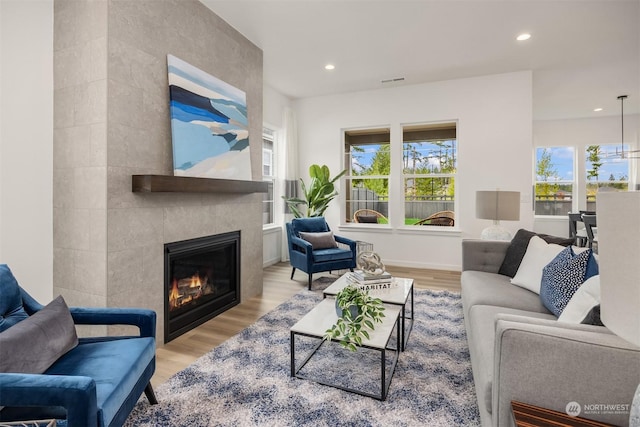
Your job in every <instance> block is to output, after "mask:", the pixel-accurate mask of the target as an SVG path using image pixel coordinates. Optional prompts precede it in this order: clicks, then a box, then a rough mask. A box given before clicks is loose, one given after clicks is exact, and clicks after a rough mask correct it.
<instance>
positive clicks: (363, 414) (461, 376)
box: [126, 290, 480, 427]
mask: <svg viewBox="0 0 640 427" xmlns="http://www.w3.org/2000/svg"><path fill="white" fill-rule="evenodd" d="M321 299H322V295H321V293H319V292H317V291H315V292H314V291H306V290H304V291H301V292H299V293H298V294H296V295H295V296H294V297H293V298H291V299H290V300H289V301H287V302H285V303H283V304H281V305H280V306H278V307H277V308H276V309H274V310H273V311H271V312H270V313H268V314H266V315H265V316H263V317H262V318H260V319H259V320H258V321H257V322H256V323H255V324H253V325H251V326H250V327H248V328H247V329H245V330H244V331H242V332H240V333H239V334H238V335H236V336H234V337H232V338H230V339H229V340H227V341H226V342H224V343H223V344H222V345H220V346H218V347H216V348H215V349H213V350H212V351H211V352H209V353H208V354H206V355H204V356H203V357H201V358H200V359H198V360H197V361H196V362H195V363H194V364H193V365H191V366H189V367H187V368H186V369H184V370H183V371H181V372H178V373H177V374H176V375H174V376H173V377H171V378H170V379H169V380H168V381H167V382H166V383H164V384H162V385H160V386H159V387H158V388H157V390H156V395H157V397H158V401H159V402H160V403H159V404H158V405H154V406H150V405H149V404H148V402H147V400H146V399H145V398H144V397H143V398H141V400H140V401H139V402H138V404H137V406H136V408H135V409H134V410H133V412H132V413H131V416H130V417H129V419H128V421H127V424H126V425H127V426H130V427H133V426H136V427H137V426H391V425H393V426H479V425H480V422H479V414H478V408H477V405H476V397H475V392H474V388H473V377H472V373H471V364H470V361H469V352H468V348H467V341H466V335H465V331H464V325H463V318H462V303H461V300H460V295H459V294H456V293H451V292H446V291H422V290H416V291H415V311H416V320H415V323H414V327H413V331H412V332H411V335H410V338H409V342H408V346H407V349H406V351H405V352H403V353H401V354H400V358H399V360H398V365H397V367H396V371H395V374H394V375H393V379H392V381H391V386H390V389H389V394H388V396H387V400H386V401H379V400H375V399H372V398H370V397H363V396H359V395H357V394H353V393H349V392H346V391H342V390H339V389H336V388H333V387H328V386H323V385H320V384H317V383H314V382H311V381H307V380H302V379H297V378H291V377H290V376H289V375H290V352H289V328H290V327H291V325H293V324H294V323H295V322H297V321H298V320H299V319H300V318H301V317H302V316H304V315H305V314H306V313H307V312H308V311H309V310H311V308H313V306H314V305H315V304H317V303H318V302H319V301H320V300H321ZM378 360H379V359H378ZM377 363H378V364H374V367H375V368H377V367H378V366H379V361H378V362H377ZM346 375H351V376H353V377H356V376H357V377H358V378H360V376H359V375H355V374H354V373H351V372H347V373H346Z"/></svg>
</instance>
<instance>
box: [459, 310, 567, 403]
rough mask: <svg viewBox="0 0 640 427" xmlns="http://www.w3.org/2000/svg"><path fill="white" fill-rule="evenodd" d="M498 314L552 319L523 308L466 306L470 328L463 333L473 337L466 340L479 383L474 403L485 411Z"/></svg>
mask: <svg viewBox="0 0 640 427" xmlns="http://www.w3.org/2000/svg"><path fill="white" fill-rule="evenodd" d="M498 314H513V315H517V316H525V317H527V318H531V317H535V318H539V319H553V320H555V317H554V316H553V315H552V314H547V313H533V312H530V311H526V310H516V309H510V308H504V307H496V306H490V305H474V306H473V307H471V308H470V310H469V322H468V323H467V324H468V325H469V326H468V327H469V329H470V331H468V332H467V335H469V336H473V339H472V340H469V344H470V347H469V352H470V353H471V355H472V362H473V375H474V380H475V381H479V384H476V392H477V393H478V394H479V396H478V402H480V404H482V403H484V404H485V405H486V409H487V411H488V412H489V413H491V412H492V401H491V393H492V390H491V388H492V381H493V368H494V365H493V363H494V360H493V356H494V345H495V337H496V328H495V324H496V316H497V315H498Z"/></svg>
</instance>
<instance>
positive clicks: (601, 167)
mask: <svg viewBox="0 0 640 427" xmlns="http://www.w3.org/2000/svg"><path fill="white" fill-rule="evenodd" d="M619 148H620V145H619V144H617V145H612V144H607V145H590V146H588V147H587V148H586V149H585V171H586V188H587V191H586V210H588V211H595V210H596V197H597V194H598V192H600V191H627V190H628V189H629V159H623V158H621V157H619V156H617V155H616V154H617V152H616V150H617V149H619ZM624 148H625V150H627V151H628V150H629V147H627V146H625V147H624Z"/></svg>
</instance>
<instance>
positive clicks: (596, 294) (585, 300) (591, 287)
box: [558, 276, 600, 323]
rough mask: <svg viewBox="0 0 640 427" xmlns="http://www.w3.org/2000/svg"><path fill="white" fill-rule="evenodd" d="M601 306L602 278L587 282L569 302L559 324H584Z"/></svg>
mask: <svg viewBox="0 0 640 427" xmlns="http://www.w3.org/2000/svg"><path fill="white" fill-rule="evenodd" d="M599 304H600V276H592V277H590V278H589V279H587V281H585V282H584V283H583V284H582V285H581V286H580V287H579V288H578V290H577V291H576V293H575V294H573V296H572V297H571V299H570V300H569V303H568V304H567V306H566V307H565V308H564V310H563V311H562V314H560V317H558V322H567V323H582V322H583V321H584V319H585V317H587V315H588V314H589V313H590V312H591V310H593V308H594V307H596V306H597V305H599Z"/></svg>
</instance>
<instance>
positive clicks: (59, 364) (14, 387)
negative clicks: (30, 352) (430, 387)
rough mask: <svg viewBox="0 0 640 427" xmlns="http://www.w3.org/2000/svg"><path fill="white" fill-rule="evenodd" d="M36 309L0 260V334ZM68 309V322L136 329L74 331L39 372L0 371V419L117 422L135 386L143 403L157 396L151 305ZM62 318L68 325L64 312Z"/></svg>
mask: <svg viewBox="0 0 640 427" xmlns="http://www.w3.org/2000/svg"><path fill="white" fill-rule="evenodd" d="M64 307H65V310H66V305H64ZM43 308H44V307H43V306H42V305H41V304H39V303H38V302H36V301H35V300H34V299H33V298H32V297H31V296H30V295H29V294H28V293H27V292H25V291H24V289H22V288H21V287H20V286H19V285H18V283H17V281H16V279H15V278H14V276H13V274H12V273H11V271H10V270H9V268H8V267H7V266H6V265H4V264H0V331H2V332H0V335H2V334H3V333H5V332H7V331H9V330H10V329H11V328H12V327H15V326H16V325H19V324H20V323H21V322H24V321H25V320H26V319H28V318H30V317H31V316H32V315H34V314H35V313H37V312H39V311H40V310H42V309H43ZM45 311H46V310H45ZM68 311H69V312H70V314H71V318H73V324H76V325H116V324H118V325H134V326H137V327H138V328H139V330H140V333H139V336H108V337H91V338H79V339H77V342H78V344H77V346H75V347H73V348H72V349H71V350H69V351H67V352H66V353H64V354H63V355H62V356H61V357H60V358H58V359H57V360H55V362H54V363H53V364H52V365H51V366H50V367H49V368H47V369H46V371H45V372H43V373H40V374H38V373H13V372H12V371H9V372H0V408H1V410H0V420H2V421H18V420H36V419H52V418H54V419H66V420H67V426H68V427H93V426H100V427H107V426H121V425H122V424H124V422H125V420H126V419H127V417H128V416H129V413H130V412H131V410H132V409H133V407H134V405H135V404H136V402H137V400H138V399H139V397H140V395H141V394H142V392H143V391H144V393H145V394H146V396H147V399H148V400H149V402H150V403H151V404H155V403H157V401H156V398H155V395H154V392H153V388H152V387H151V382H150V380H151V377H152V375H153V373H154V371H155V360H156V359H155V330H156V314H155V312H154V311H152V310H144V309H134V308H78V307H70V308H69V309H68ZM43 313H44V311H43ZM66 316H67V319H69V315H68V314H67V315H66ZM68 323H69V325H70V326H71V329H72V330H73V329H74V327H73V325H72V324H71V323H72V322H71V320H70V319H69V320H68ZM25 325H26V323H25ZM22 329H23V328H21V330H22ZM28 339H29V338H28V337H27V338H26V339H25V340H27V341H28ZM33 339H36V338H33ZM74 339H75V334H74ZM5 350H6V351H9V352H10V351H11V350H10V349H5ZM21 372H22V371H21Z"/></svg>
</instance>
